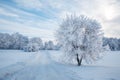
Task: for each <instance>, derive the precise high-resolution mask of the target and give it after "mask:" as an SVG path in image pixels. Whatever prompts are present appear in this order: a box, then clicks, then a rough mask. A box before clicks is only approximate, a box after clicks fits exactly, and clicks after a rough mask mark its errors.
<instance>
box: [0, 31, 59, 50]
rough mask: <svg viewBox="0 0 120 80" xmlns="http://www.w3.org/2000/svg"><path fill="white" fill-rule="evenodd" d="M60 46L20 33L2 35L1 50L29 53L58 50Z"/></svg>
mask: <svg viewBox="0 0 120 80" xmlns="http://www.w3.org/2000/svg"><path fill="white" fill-rule="evenodd" d="M59 48H60V46H59V45H58V44H54V43H53V41H48V42H44V43H43V41H42V40H41V38H38V37H35V38H28V37H26V36H23V35H22V34H19V33H13V34H11V35H10V34H7V33H0V49H18V50H24V51H28V52H34V51H38V50H58V49H59Z"/></svg>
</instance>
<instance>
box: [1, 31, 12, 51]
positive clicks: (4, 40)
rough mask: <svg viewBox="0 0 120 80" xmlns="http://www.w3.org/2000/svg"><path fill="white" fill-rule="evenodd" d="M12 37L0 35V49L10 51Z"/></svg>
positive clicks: (4, 34) (5, 34)
mask: <svg viewBox="0 0 120 80" xmlns="http://www.w3.org/2000/svg"><path fill="white" fill-rule="evenodd" d="M12 42H13V39H12V36H11V35H9V34H7V33H0V49H11V46H12Z"/></svg>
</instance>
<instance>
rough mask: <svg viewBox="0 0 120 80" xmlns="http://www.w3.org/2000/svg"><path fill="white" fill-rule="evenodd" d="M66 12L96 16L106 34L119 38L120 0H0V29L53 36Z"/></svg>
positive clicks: (43, 36)
mask: <svg viewBox="0 0 120 80" xmlns="http://www.w3.org/2000/svg"><path fill="white" fill-rule="evenodd" d="M66 14H67V15H71V14H76V15H81V14H82V15H86V16H88V17H91V18H94V19H97V20H98V21H99V22H100V23H101V24H102V27H103V31H104V33H105V36H106V37H118V38H120V1H119V0H0V32H3V33H14V32H19V33H21V34H23V35H26V36H28V37H41V38H42V39H44V40H55V38H54V33H55V31H56V30H57V28H58V27H59V24H60V23H61V21H62V19H64V18H65V16H66Z"/></svg>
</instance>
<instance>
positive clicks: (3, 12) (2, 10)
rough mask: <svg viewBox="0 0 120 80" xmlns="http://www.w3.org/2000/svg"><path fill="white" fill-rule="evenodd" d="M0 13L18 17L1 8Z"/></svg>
mask: <svg viewBox="0 0 120 80" xmlns="http://www.w3.org/2000/svg"><path fill="white" fill-rule="evenodd" d="M0 15H5V16H10V17H19V15H17V14H14V13H11V12H9V11H7V10H5V9H3V8H0Z"/></svg>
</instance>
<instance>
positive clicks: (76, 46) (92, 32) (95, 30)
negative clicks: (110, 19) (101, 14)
mask: <svg viewBox="0 0 120 80" xmlns="http://www.w3.org/2000/svg"><path fill="white" fill-rule="evenodd" d="M56 37H57V40H58V41H59V43H60V44H61V45H62V50H63V51H64V53H65V54H64V58H65V60H67V61H68V62H70V61H74V60H76V62H77V63H78V65H81V62H82V60H83V59H84V60H85V61H86V62H92V61H95V60H97V59H98V58H100V56H101V52H102V51H103V47H102V38H103V32H102V30H101V25H100V24H99V23H98V22H97V21H96V20H93V19H90V18H88V17H85V16H83V15H82V16H79V17H77V16H70V17H69V16H68V17H67V18H66V19H65V20H64V21H63V22H62V24H61V25H60V28H59V29H58V30H57V35H56Z"/></svg>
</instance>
